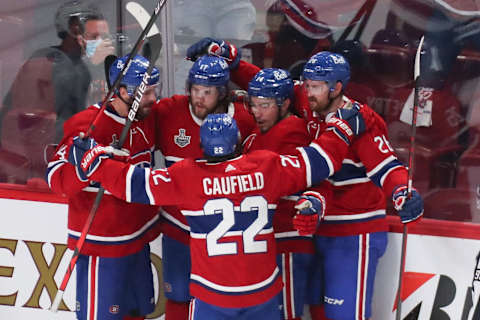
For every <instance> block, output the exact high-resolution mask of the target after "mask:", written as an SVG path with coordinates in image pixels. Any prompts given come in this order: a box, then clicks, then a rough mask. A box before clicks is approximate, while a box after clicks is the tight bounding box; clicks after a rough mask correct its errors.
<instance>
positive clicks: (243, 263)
mask: <svg viewBox="0 0 480 320" xmlns="http://www.w3.org/2000/svg"><path fill="white" fill-rule="evenodd" d="M187 58H188V59H190V60H192V61H194V64H193V66H192V68H191V69H190V71H189V74H188V81H187V83H186V94H185V95H174V96H172V97H167V98H162V99H157V97H156V95H155V86H156V85H157V84H158V79H159V76H158V70H156V69H155V68H154V70H153V72H152V76H151V77H150V80H149V86H148V87H147V90H146V91H145V92H144V96H143V99H142V100H141V103H140V108H139V112H138V113H137V116H136V119H135V121H133V123H132V126H131V128H130V130H129V134H128V136H127V139H126V142H125V144H124V145H123V150H121V151H119V150H114V149H113V148H111V147H109V146H110V145H112V144H113V143H115V142H116V141H117V140H118V137H119V136H120V132H121V131H122V128H123V126H124V125H125V123H126V117H127V114H128V112H129V106H130V104H131V102H132V100H133V94H134V90H135V88H136V87H137V86H138V85H140V83H141V81H142V78H143V75H144V73H145V72H146V70H147V68H148V65H149V62H148V60H146V59H145V58H144V57H141V56H136V57H135V58H134V60H133V63H132V65H131V66H130V68H129V69H128V72H127V73H126V74H125V76H124V77H123V79H122V81H121V86H120V87H119V88H118V89H117V91H116V92H115V96H114V98H113V99H112V100H111V101H109V102H108V105H107V108H106V109H105V111H104V112H103V114H101V115H100V116H99V117H100V118H99V121H98V122H97V123H98V124H97V126H96V129H95V130H94V131H93V133H92V134H91V136H90V137H88V138H83V135H81V132H86V131H87V129H88V127H89V125H90V123H91V122H92V121H93V119H95V117H96V116H97V113H98V110H100V106H99V105H92V106H90V107H88V108H87V109H86V110H84V111H82V112H80V113H78V114H76V115H74V116H73V117H72V118H70V119H69V120H68V121H67V122H66V123H65V126H64V132H65V134H64V137H63V140H62V141H61V143H60V144H59V147H58V149H57V152H56V154H55V156H54V157H53V159H51V161H50V162H49V165H48V169H47V180H48V184H49V186H50V187H51V189H52V190H54V191H55V192H58V193H63V194H66V195H67V196H68V204H69V210H68V215H69V216H68V245H69V247H70V248H74V247H75V243H76V241H77V240H78V238H79V236H80V234H81V231H82V228H83V225H84V223H85V220H86V217H87V216H88V214H89V212H90V208H91V206H92V204H93V202H94V199H95V197H96V193H97V191H98V189H99V186H100V185H101V186H102V187H104V188H105V190H106V195H105V196H104V198H103V200H102V202H101V204H100V207H99V208H98V213H97V214H96V217H95V220H94V222H93V225H92V227H91V229H90V231H89V233H88V235H87V237H86V241H85V244H84V246H83V248H82V251H81V255H80V257H79V259H78V262H77V266H76V268H77V289H76V297H77V298H76V300H77V303H76V307H77V309H76V313H77V318H78V319H80V320H87V319H130V320H133V319H144V317H145V316H146V315H147V314H149V313H151V312H152V311H153V309H154V303H155V301H154V300H155V299H154V289H153V280H152V278H153V277H152V271H151V266H150V250H149V242H150V241H152V240H153V239H155V238H157V237H158V236H159V235H160V234H163V238H162V262H163V281H164V283H163V284H164V287H163V290H164V293H165V296H166V297H167V302H166V310H165V319H166V320H184V319H194V320H207V319H208V320H220V319H263V320H267V319H272V320H273V319H275V320H277V319H288V320H293V319H301V317H302V315H303V311H304V308H305V306H306V305H309V306H310V314H311V318H312V319H335V320H347V319H348V320H350V319H352V320H353V319H368V318H369V317H371V304H372V297H373V287H374V278H375V272H376V267H377V264H378V261H379V258H380V257H381V256H382V255H383V253H384V252H385V249H386V244H387V233H386V231H387V224H386V219H385V216H386V203H387V201H393V206H394V208H395V209H396V210H397V211H398V214H399V216H400V218H401V220H402V222H403V223H408V222H411V221H414V220H417V219H418V218H419V217H421V215H422V214H423V201H422V198H421V196H420V195H419V194H418V192H416V190H414V189H413V191H412V192H411V194H408V193H407V175H408V174H407V169H406V168H405V166H403V165H402V164H401V163H400V162H399V161H398V159H397V157H396V155H395V153H394V150H393V149H392V147H391V146H390V144H389V142H388V135H387V128H386V125H385V123H384V121H383V120H382V119H381V117H380V116H379V115H377V114H376V113H375V112H374V111H373V110H372V109H370V108H369V107H368V106H366V105H362V104H360V103H359V102H357V101H355V100H352V99H350V98H348V97H346V96H344V94H343V92H344V88H345V86H346V85H347V83H348V81H349V77H350V68H349V63H348V61H346V59H345V58H344V57H343V56H341V55H339V54H335V53H331V52H326V51H323V52H319V53H317V54H315V55H313V56H312V57H311V58H310V59H309V60H308V62H307V63H306V65H305V67H304V69H303V77H302V78H303V79H302V82H298V83H297V82H294V81H293V80H292V79H291V76H290V74H289V73H288V72H287V71H285V70H282V69H278V68H267V69H263V70H260V69H259V68H258V67H256V66H255V65H252V64H249V63H247V62H246V61H243V60H241V57H240V54H239V51H238V50H237V48H236V47H235V46H234V45H232V44H230V43H228V42H226V41H223V40H218V39H212V38H204V39H202V40H200V41H198V42H197V43H195V44H193V45H192V46H191V47H190V48H189V49H188V50H187ZM125 62H126V57H123V58H119V59H118V60H117V61H115V62H114V63H113V64H112V66H111V68H110V79H111V81H112V82H113V80H115V79H116V77H117V75H118V74H119V73H120V72H121V70H122V68H123V65H124V63H125ZM230 81H231V82H233V83H235V84H236V85H237V86H238V87H240V88H241V89H243V90H246V91H247V93H248V94H247V95H243V96H240V95H238V94H236V95H233V94H232V91H231V90H230V89H229V82H230ZM156 150H159V151H161V153H162V154H163V156H164V158H165V162H166V167H167V168H158V166H155V163H154V157H153V154H154V152H155V151H156ZM160 206H161V207H160Z"/></svg>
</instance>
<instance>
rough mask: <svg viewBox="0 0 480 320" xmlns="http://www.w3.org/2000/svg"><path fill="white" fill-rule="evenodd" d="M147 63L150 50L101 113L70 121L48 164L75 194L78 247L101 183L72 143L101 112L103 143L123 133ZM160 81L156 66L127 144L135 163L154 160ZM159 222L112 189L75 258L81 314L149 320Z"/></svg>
mask: <svg viewBox="0 0 480 320" xmlns="http://www.w3.org/2000/svg"><path fill="white" fill-rule="evenodd" d="M126 60H127V57H123V58H119V59H117V60H116V61H115V62H114V63H113V64H112V66H111V68H110V80H112V82H113V80H115V79H116V77H117V75H118V74H119V73H120V72H121V70H122V68H123V65H124V63H125V62H126ZM148 64H149V62H148V60H147V59H145V58H144V57H142V56H136V57H134V59H133V60H132V63H131V66H130V68H129V69H128V72H127V73H126V74H125V76H124V77H123V79H122V82H121V85H120V87H119V89H118V90H117V92H116V95H115V96H114V98H113V99H112V100H111V101H109V102H108V104H107V107H106V109H105V111H104V112H103V113H102V114H98V112H99V110H100V106H99V105H92V106H90V107H88V108H87V109H86V110H84V111H82V112H79V113H77V114H76V115H74V116H73V117H72V118H70V119H69V120H68V121H67V122H65V125H64V132H65V135H64V137H63V139H62V141H61V143H60V144H59V147H58V148H57V150H56V154H55V155H54V157H53V158H52V159H51V161H50V162H49V164H48V168H47V181H48V184H49V186H50V188H51V189H52V190H53V191H55V192H57V193H62V194H66V195H67V197H68V247H69V248H70V249H74V248H75V244H76V241H77V240H78V238H79V237H80V234H81V231H82V228H83V226H84V224H85V221H86V219H87V216H88V215H89V212H90V209H91V208H92V205H93V203H94V199H95V198H96V196H97V191H98V187H99V185H98V184H97V183H94V182H93V181H89V180H88V178H87V176H85V175H84V174H83V172H82V171H79V170H76V168H75V167H72V166H71V165H70V164H69V163H68V161H67V158H68V150H67V143H68V141H71V139H72V138H73V137H75V136H77V135H79V133H80V132H86V131H87V129H88V127H89V125H90V124H91V123H92V121H93V120H94V119H95V117H97V116H99V117H100V118H99V122H98V124H97V126H96V128H95V130H94V131H93V132H92V138H94V139H95V140H96V141H98V142H99V143H102V144H104V145H110V144H112V143H114V142H115V141H116V140H118V138H119V136H120V133H121V131H122V129H123V127H124V125H125V122H126V117H127V114H128V110H129V105H130V103H131V101H132V100H133V93H134V90H135V88H136V87H137V86H138V85H140V83H141V81H142V78H143V75H144V74H145V72H146V71H147V68H148ZM158 80H159V72H158V70H157V69H156V68H154V69H153V71H152V73H151V78H150V80H149V87H147V89H146V90H145V92H144V94H143V98H142V101H141V103H140V107H139V110H138V113H137V118H136V119H135V120H134V121H133V123H132V126H131V128H130V131H129V134H128V138H127V140H126V143H125V145H124V146H123V147H124V148H126V149H127V150H128V151H129V154H130V155H129V156H128V157H124V159H123V160H124V161H125V162H126V163H128V164H131V165H135V166H139V167H150V166H151V165H152V159H153V158H152V152H153V149H154V147H155V146H154V144H153V142H154V140H153V137H154V128H155V123H154V118H153V117H150V116H147V115H148V112H149V110H150V108H151V106H152V105H153V103H154V102H155V101H156V95H155V85H156V84H157V83H158ZM140 213H141V214H140ZM160 221H161V219H160V217H159V215H158V208H157V207H154V206H149V205H144V204H138V203H126V202H125V201H122V200H119V199H118V198H115V197H113V196H112V195H111V194H109V193H108V192H106V193H105V195H104V196H103V198H102V202H101V204H100V206H99V208H98V211H97V214H96V216H95V219H94V221H93V224H92V226H91V228H90V230H89V233H88V235H87V237H86V240H85V243H84V246H83V247H82V250H81V253H80V256H79V258H78V261H77V264H76V284H77V289H76V301H77V302H76V306H77V307H76V314H77V319H79V320H87V319H107V318H108V319H118V320H122V319H132V318H128V316H135V317H136V318H135V319H143V316H144V315H147V314H149V313H151V312H152V311H153V310H154V306H155V305H154V290H153V276H152V270H151V266H150V247H149V242H150V241H152V240H153V239H155V238H156V237H158V235H159V234H160V224H161V223H160Z"/></svg>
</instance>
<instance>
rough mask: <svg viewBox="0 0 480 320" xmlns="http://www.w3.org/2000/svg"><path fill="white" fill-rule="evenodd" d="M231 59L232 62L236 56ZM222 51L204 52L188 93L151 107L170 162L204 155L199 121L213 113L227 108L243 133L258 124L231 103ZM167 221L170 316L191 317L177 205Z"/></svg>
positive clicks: (176, 319)
mask: <svg viewBox="0 0 480 320" xmlns="http://www.w3.org/2000/svg"><path fill="white" fill-rule="evenodd" d="M232 62H234V61H233V60H232ZM229 67H230V66H229V65H228V64H227V62H226V61H225V60H224V59H222V58H218V57H214V56H204V57H201V58H199V59H198V60H197V61H195V63H194V64H193V66H192V68H191V69H190V72H189V74H188V80H187V87H186V92H187V94H186V95H174V96H172V97H171V98H164V99H161V100H160V101H159V102H158V103H157V104H156V105H155V106H154V107H153V110H152V114H153V116H154V117H155V119H156V120H155V122H156V125H157V127H158V130H157V132H156V147H157V148H158V149H160V150H161V152H162V153H163V155H164V157H165V160H166V166H167V167H169V166H170V165H172V164H173V163H175V162H178V161H180V160H182V159H186V158H200V157H202V155H203V153H202V150H201V148H200V125H201V124H202V123H203V121H204V119H205V117H206V116H207V115H208V114H210V113H228V114H229V115H230V116H232V117H233V118H234V119H235V120H236V122H237V124H238V127H239V130H240V135H241V139H244V138H245V137H246V136H247V135H249V134H250V132H251V131H252V130H253V128H255V121H254V120H253V118H252V116H251V115H250V114H249V113H248V111H247V110H246V109H245V107H244V106H243V103H233V102H232V100H231V97H230V92H229V90H228V86H227V85H228V81H229V79H230V70H229ZM161 214H162V216H163V218H164V221H165V223H164V227H163V241H162V248H163V251H162V253H163V257H162V259H163V280H164V291H165V296H166V298H167V302H166V308H165V317H166V320H183V319H185V320H186V319H187V315H188V303H189V301H190V298H191V297H190V294H189V292H188V285H189V278H190V254H189V248H188V246H189V241H190V240H189V232H190V227H189V226H188V224H187V221H186V218H185V217H184V216H183V215H182V214H181V212H180V211H179V209H178V207H176V206H164V207H163V208H162V210H161Z"/></svg>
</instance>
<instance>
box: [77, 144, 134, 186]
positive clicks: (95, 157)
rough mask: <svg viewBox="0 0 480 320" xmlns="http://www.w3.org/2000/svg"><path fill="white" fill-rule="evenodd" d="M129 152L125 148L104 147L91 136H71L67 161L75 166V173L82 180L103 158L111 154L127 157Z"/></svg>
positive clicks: (92, 171)
mask: <svg viewBox="0 0 480 320" xmlns="http://www.w3.org/2000/svg"><path fill="white" fill-rule="evenodd" d="M128 155H129V152H128V151H127V150H125V149H121V150H118V149H115V148H114V147H112V146H108V147H104V146H101V145H99V144H97V142H95V140H93V139H92V138H81V137H79V136H76V137H75V138H73V141H72V145H71V147H70V150H69V152H68V162H70V163H71V164H73V165H74V166H75V167H76V168H77V175H78V177H79V178H80V180H82V181H87V180H88V178H89V177H90V176H91V175H92V174H93V173H94V172H95V170H96V169H97V168H98V167H99V166H100V164H101V162H102V160H103V159H107V158H112V157H113V156H120V157H127V156H128Z"/></svg>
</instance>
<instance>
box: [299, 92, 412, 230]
mask: <svg viewBox="0 0 480 320" xmlns="http://www.w3.org/2000/svg"><path fill="white" fill-rule="evenodd" d="M351 103H358V102H356V101H354V100H349V99H347V98H345V97H344V106H343V107H345V106H347V105H348V104H351ZM361 113H362V115H364V118H366V117H370V119H369V120H366V121H365V122H367V123H369V124H371V125H370V126H368V127H367V131H366V132H365V133H363V134H362V135H360V136H359V137H358V138H356V139H355V140H354V141H353V143H352V145H351V146H350V148H349V150H348V153H347V156H346V157H345V159H344V160H343V163H342V167H341V169H340V170H339V171H336V172H335V174H334V175H333V176H331V177H330V178H329V179H328V182H329V183H330V184H331V186H332V188H333V194H332V195H331V197H330V198H329V201H327V210H326V213H325V218H324V221H323V222H322V223H321V224H320V226H319V229H318V231H317V233H318V234H321V235H327V236H343V235H355V234H360V233H365V232H377V231H386V230H387V224H386V221H385V214H386V209H385V208H386V201H391V200H390V199H391V194H392V192H393V189H394V188H395V187H396V186H397V185H404V184H406V183H407V171H406V168H405V167H404V166H403V165H402V163H400V161H399V160H398V159H397V156H396V155H395V153H394V150H393V148H392V147H391V145H390V142H389V141H388V135H387V129H386V125H385V122H384V121H383V120H382V119H381V118H380V117H379V116H378V115H377V114H375V113H374V111H373V110H372V109H370V108H369V107H368V106H367V105H362V106H361ZM371 118H375V122H374V124H372V123H373V122H372V120H371ZM308 125H309V130H310V133H311V134H312V135H313V136H314V137H315V136H316V135H318V134H320V133H322V132H324V130H325V122H324V121H323V119H320V118H319V117H314V116H313V114H312V113H311V112H310V118H309V122H308Z"/></svg>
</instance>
